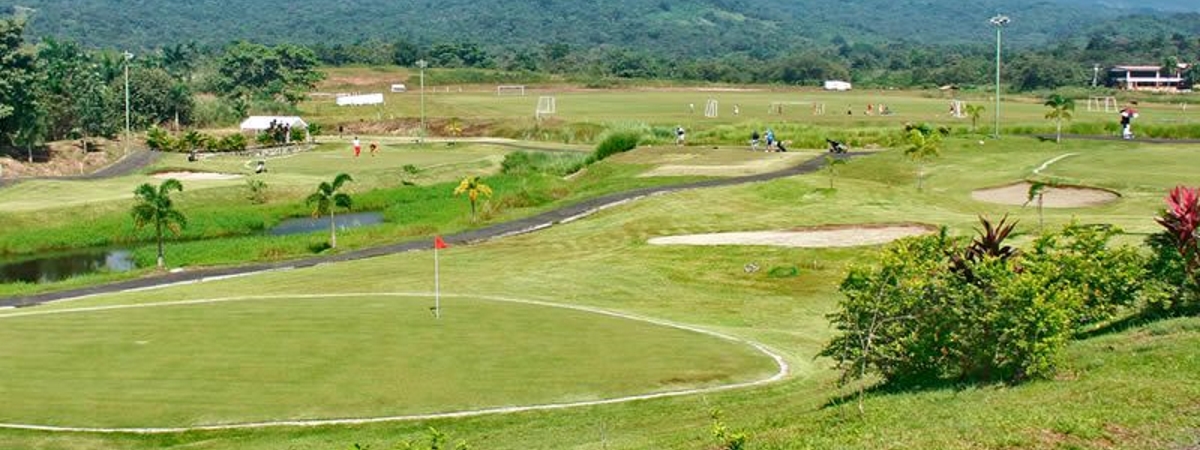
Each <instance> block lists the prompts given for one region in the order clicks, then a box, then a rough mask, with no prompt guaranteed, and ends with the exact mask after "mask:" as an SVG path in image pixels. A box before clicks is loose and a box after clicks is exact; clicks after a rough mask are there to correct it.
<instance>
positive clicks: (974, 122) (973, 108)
mask: <svg viewBox="0 0 1200 450" xmlns="http://www.w3.org/2000/svg"><path fill="white" fill-rule="evenodd" d="M983 110H984V108H983V105H967V109H966V111H967V117H970V118H971V132H972V133H974V132H975V130H976V129H977V128H978V125H979V118H980V117H982V116H983Z"/></svg>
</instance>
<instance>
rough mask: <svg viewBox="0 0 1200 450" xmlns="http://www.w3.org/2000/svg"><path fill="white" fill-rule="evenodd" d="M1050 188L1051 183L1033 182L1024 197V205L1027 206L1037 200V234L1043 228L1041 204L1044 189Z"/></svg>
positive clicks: (1044, 192)
mask: <svg viewBox="0 0 1200 450" xmlns="http://www.w3.org/2000/svg"><path fill="white" fill-rule="evenodd" d="M1050 186H1051V183H1043V182H1041V181H1034V182H1033V183H1031V184H1030V185H1029V194H1028V195H1027V196H1026V199H1025V205H1028V204H1029V202H1032V201H1034V200H1037V212H1038V232H1039V233H1040V232H1041V231H1042V228H1043V227H1044V226H1045V221H1044V220H1043V218H1042V204H1043V201H1042V200H1043V199H1044V197H1045V195H1046V188H1048V187H1050ZM1022 206H1024V205H1022Z"/></svg>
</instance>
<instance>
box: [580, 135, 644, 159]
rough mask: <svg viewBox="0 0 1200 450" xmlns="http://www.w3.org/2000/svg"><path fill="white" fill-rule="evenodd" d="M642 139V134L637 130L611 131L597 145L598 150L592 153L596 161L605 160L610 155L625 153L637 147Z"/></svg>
mask: <svg viewBox="0 0 1200 450" xmlns="http://www.w3.org/2000/svg"><path fill="white" fill-rule="evenodd" d="M641 139H642V135H641V133H639V132H636V131H616V132H612V133H609V135H608V136H606V137H605V138H604V140H602V141H600V144H599V145H597V146H596V151H595V152H594V153H592V156H593V157H594V158H595V161H603V160H604V159H605V158H608V157H609V156H612V155H615V154H617V153H624V152H627V151H630V150H633V149H635V148H637V146H638V142H640V141H641Z"/></svg>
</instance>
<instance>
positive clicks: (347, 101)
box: [337, 94, 383, 106]
mask: <svg viewBox="0 0 1200 450" xmlns="http://www.w3.org/2000/svg"><path fill="white" fill-rule="evenodd" d="M382 104H383V94H358V95H351V94H345V95H343V94H338V96H337V105H338V106H367V105H382Z"/></svg>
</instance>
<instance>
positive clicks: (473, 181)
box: [454, 176, 492, 222]
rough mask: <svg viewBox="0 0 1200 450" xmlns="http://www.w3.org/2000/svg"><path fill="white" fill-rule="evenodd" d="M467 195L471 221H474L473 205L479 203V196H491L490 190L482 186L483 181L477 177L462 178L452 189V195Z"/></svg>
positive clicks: (486, 186) (484, 185)
mask: <svg viewBox="0 0 1200 450" xmlns="http://www.w3.org/2000/svg"><path fill="white" fill-rule="evenodd" d="M462 194H467V198H469V199H470V200H471V221H472V222H474V221H475V203H476V202H478V201H479V196H480V195H482V196H484V197H491V196H492V188H491V187H488V185H486V184H483V180H481V179H479V176H470V177H466V178H463V180H462V182H461V183H458V187H457V188H454V195H462Z"/></svg>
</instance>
